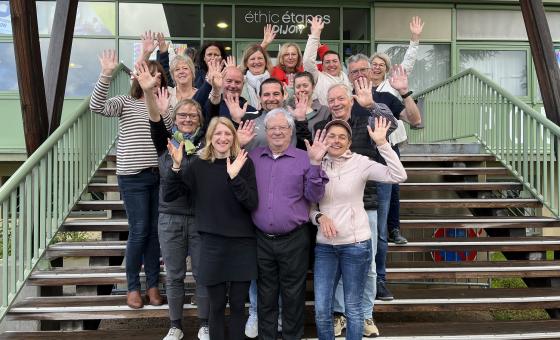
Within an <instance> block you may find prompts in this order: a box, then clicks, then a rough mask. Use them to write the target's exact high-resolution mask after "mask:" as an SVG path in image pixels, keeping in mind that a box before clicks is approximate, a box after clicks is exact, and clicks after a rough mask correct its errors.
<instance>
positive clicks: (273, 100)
mask: <svg viewBox="0 0 560 340" xmlns="http://www.w3.org/2000/svg"><path fill="white" fill-rule="evenodd" d="M282 105H284V95H283V94H282V87H281V86H280V84H277V83H267V84H263V86H262V91H261V106H262V108H263V109H264V110H265V111H271V110H274V109H277V108H279V107H282Z"/></svg>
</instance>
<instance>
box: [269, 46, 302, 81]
mask: <svg viewBox="0 0 560 340" xmlns="http://www.w3.org/2000/svg"><path fill="white" fill-rule="evenodd" d="M298 72H303V63H302V55H301V50H300V48H299V46H298V44H295V43H286V44H284V45H282V46H280V50H279V51H278V65H276V66H274V68H273V69H272V73H271V74H270V76H271V77H273V78H276V79H278V80H280V81H281V82H282V84H284V85H287V86H290V87H291V86H293V83H294V76H295V75H296V73H298Z"/></svg>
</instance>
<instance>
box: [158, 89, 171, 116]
mask: <svg viewBox="0 0 560 340" xmlns="http://www.w3.org/2000/svg"><path fill="white" fill-rule="evenodd" d="M156 105H157V107H158V110H159V112H160V113H162V114H163V113H165V112H167V110H168V109H169V92H168V91H167V89H166V88H165V87H160V88H158V90H157V94H156Z"/></svg>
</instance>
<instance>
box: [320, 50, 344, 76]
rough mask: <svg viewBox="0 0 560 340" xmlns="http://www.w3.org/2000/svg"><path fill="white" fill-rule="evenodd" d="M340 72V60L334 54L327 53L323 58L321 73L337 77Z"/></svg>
mask: <svg viewBox="0 0 560 340" xmlns="http://www.w3.org/2000/svg"><path fill="white" fill-rule="evenodd" d="M341 70H342V65H341V64H340V58H338V56H337V55H336V54H334V53H329V54H326V55H325V56H324V57H323V72H326V73H327V74H330V75H331V76H334V77H338V76H339V75H340V71H341Z"/></svg>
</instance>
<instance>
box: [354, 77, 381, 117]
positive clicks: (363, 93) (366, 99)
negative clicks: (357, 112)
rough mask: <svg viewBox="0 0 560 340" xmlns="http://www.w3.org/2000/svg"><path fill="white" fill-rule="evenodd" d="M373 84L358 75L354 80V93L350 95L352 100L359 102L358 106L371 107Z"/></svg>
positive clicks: (372, 103)
mask: <svg viewBox="0 0 560 340" xmlns="http://www.w3.org/2000/svg"><path fill="white" fill-rule="evenodd" d="M372 89H373V84H372V82H371V81H369V80H367V79H366V78H365V77H360V78H358V79H356V80H354V92H355V93H356V94H355V95H353V96H352V97H354V100H355V101H356V102H358V104H360V106H362V107H365V108H366V109H369V108H372V107H373V105H374V104H375V102H374V101H373V91H372Z"/></svg>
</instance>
